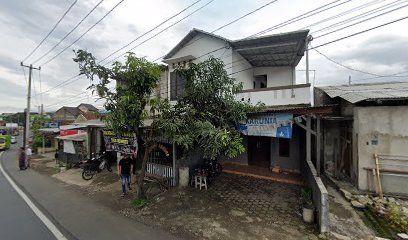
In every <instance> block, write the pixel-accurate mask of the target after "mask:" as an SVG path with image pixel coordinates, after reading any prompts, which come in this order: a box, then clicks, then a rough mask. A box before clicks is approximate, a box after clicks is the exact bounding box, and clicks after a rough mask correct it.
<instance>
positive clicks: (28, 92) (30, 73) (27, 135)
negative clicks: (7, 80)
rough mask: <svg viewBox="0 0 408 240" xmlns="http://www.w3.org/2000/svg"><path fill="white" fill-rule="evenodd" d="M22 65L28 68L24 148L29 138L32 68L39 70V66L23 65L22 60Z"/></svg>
mask: <svg viewBox="0 0 408 240" xmlns="http://www.w3.org/2000/svg"><path fill="white" fill-rule="evenodd" d="M20 65H21V66H22V67H26V68H29V71H28V84H27V85H28V91H27V111H26V121H25V127H24V133H25V134H24V141H23V147H24V149H26V148H27V145H28V139H29V134H30V104H31V75H32V72H33V69H36V70H41V67H38V68H35V67H33V65H32V64H30V66H27V65H24V64H23V62H21V63H20Z"/></svg>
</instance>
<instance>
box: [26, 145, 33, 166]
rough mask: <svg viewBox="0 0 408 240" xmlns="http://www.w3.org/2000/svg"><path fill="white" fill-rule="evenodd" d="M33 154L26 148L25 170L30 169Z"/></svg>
mask: <svg viewBox="0 0 408 240" xmlns="http://www.w3.org/2000/svg"><path fill="white" fill-rule="evenodd" d="M32 154H33V151H32V150H31V148H30V147H29V146H28V147H27V149H26V166H27V168H29V167H30V163H31V155H32Z"/></svg>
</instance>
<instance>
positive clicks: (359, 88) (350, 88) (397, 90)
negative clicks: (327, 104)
mask: <svg viewBox="0 0 408 240" xmlns="http://www.w3.org/2000/svg"><path fill="white" fill-rule="evenodd" d="M318 88H319V89H321V90H323V91H324V92H325V93H327V95H329V96H330V97H331V98H334V97H341V98H343V99H344V100H346V101H348V102H350V103H357V102H361V101H364V100H377V99H402V98H408V82H391V83H370V84H358V85H342V86H327V87H318Z"/></svg>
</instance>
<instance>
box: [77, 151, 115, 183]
mask: <svg viewBox="0 0 408 240" xmlns="http://www.w3.org/2000/svg"><path fill="white" fill-rule="evenodd" d="M80 167H81V168H82V169H83V170H82V178H83V179H84V180H91V179H92V178H93V176H94V175H95V174H97V173H100V172H101V171H103V170H104V169H107V170H108V171H109V172H112V168H111V167H110V164H109V161H108V159H107V158H106V154H105V152H103V154H102V155H101V156H99V157H94V158H92V159H90V160H88V161H86V162H84V163H82V164H80Z"/></svg>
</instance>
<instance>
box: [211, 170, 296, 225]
mask: <svg viewBox="0 0 408 240" xmlns="http://www.w3.org/2000/svg"><path fill="white" fill-rule="evenodd" d="M208 191H209V194H210V195H212V197H214V198H215V199H218V200H220V201H221V202H224V203H225V204H227V205H229V206H230V207H233V208H239V209H241V210H242V211H245V212H246V213H247V214H250V215H252V216H254V217H259V218H261V219H262V220H265V221H268V222H271V223H277V224H279V223H283V222H284V223H285V224H288V223H289V224H290V225H294V226H296V225H299V224H300V225H304V223H303V222H302V221H301V217H300V211H301V197H300V187H299V186H295V185H290V184H282V183H276V182H272V181H268V180H261V179H255V178H252V177H243V176H236V175H233V174H223V175H222V176H221V177H219V178H217V179H216V181H215V182H214V184H213V185H211V187H210V188H209V190H208Z"/></svg>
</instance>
